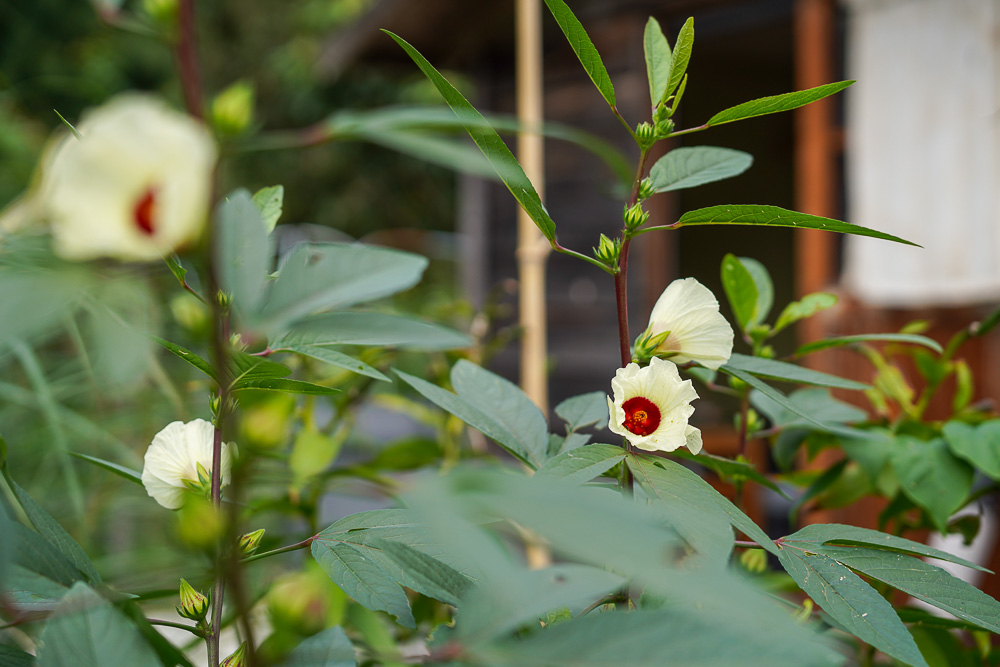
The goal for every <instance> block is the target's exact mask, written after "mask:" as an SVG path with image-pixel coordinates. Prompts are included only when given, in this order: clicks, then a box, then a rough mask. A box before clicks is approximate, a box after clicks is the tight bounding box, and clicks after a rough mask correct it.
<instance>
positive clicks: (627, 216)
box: [622, 203, 649, 231]
mask: <svg viewBox="0 0 1000 667" xmlns="http://www.w3.org/2000/svg"><path fill="white" fill-rule="evenodd" d="M622 219H623V220H624V221H625V228H626V229H628V230H629V231H633V230H636V229H639V227H642V226H643V225H644V224H646V221H647V220H649V213H648V212H647V211H643V210H642V204H641V203H640V204H635V205H634V206H632V207H631V208H630V207H628V206H626V207H625V211H624V212H623V213H622Z"/></svg>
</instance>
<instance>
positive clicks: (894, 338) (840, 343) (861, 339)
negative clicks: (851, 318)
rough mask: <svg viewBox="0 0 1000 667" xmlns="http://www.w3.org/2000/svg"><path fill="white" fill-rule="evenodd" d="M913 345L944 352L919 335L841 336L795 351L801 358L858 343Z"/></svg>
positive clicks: (935, 344) (932, 341)
mask: <svg viewBox="0 0 1000 667" xmlns="http://www.w3.org/2000/svg"><path fill="white" fill-rule="evenodd" d="M869 342H872V343H911V344H913V345H923V346H924V347H927V348H930V349H932V350H934V351H935V352H938V353H940V352H942V351H943V350H942V349H941V345H940V344H939V343H938V342H937V341H936V340H933V339H931V338H928V337H927V336H920V335H917V334H901V333H889V334H862V335H858V336H840V337H838V338H826V339H824V340H817V341H813V342H812V343H806V344H805V345H802V346H801V347H799V349H797V350H795V356H796V357H801V356H804V355H807V354H811V353H813V352H818V351H819V350H828V349H830V348H833V347H844V346H846V345H856V344H857V343H869Z"/></svg>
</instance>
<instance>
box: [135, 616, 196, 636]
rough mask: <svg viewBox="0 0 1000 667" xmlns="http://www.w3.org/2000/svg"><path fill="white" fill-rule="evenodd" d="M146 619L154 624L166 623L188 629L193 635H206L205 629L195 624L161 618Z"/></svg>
mask: <svg viewBox="0 0 1000 667" xmlns="http://www.w3.org/2000/svg"><path fill="white" fill-rule="evenodd" d="M146 620H147V621H149V622H150V623H151V624H152V625H165V626H167V627H168V628H179V629H181V630H187V631H188V632H190V633H191V634H193V635H198V636H199V637H202V638H204V637H205V631H204V630H202V629H201V628H197V627H195V626H193V625H185V624H183V623H175V622H174V621H164V620H162V619H159V618H147V619H146Z"/></svg>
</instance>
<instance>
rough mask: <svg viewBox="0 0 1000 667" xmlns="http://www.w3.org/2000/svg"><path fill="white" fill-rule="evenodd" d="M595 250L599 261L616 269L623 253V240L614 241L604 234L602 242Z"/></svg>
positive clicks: (595, 255)
mask: <svg viewBox="0 0 1000 667" xmlns="http://www.w3.org/2000/svg"><path fill="white" fill-rule="evenodd" d="M593 250H594V257H596V258H597V261H599V262H601V263H602V264H604V265H605V266H609V267H611V268H615V267H617V266H618V256H619V255H620V254H621V251H622V246H621V240H619V239H615V240H613V241H612V240H611V239H609V238H608V237H607V236H605V235H604V234H601V240H600V242H599V243H598V244H597V247H596V248H594V249H593Z"/></svg>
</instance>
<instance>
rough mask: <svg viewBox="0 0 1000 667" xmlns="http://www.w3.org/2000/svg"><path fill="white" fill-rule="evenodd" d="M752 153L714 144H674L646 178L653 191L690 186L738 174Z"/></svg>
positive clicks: (748, 166)
mask: <svg viewBox="0 0 1000 667" xmlns="http://www.w3.org/2000/svg"><path fill="white" fill-rule="evenodd" d="M752 164H753V156H752V155H750V154H749V153H744V152H743V151H735V150H732V149H730V148H717V147H715V146H691V147H682V148H675V149H674V150H672V151H670V152H669V153H667V154H666V155H664V156H663V157H661V158H660V159H659V160H657V161H656V164H654V165H653V168H652V169H650V170H649V178H650V180H651V181H652V183H653V187H654V188H656V191H657V192H670V191H671V190H682V189H684V188H694V187H697V186H699V185H704V184H705V183H714V182H715V181H721V180H723V179H726V178H731V177H733V176H738V175H739V174H742V173H743V172H744V171H746V170H747V169H749V168H750V165H752Z"/></svg>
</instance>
